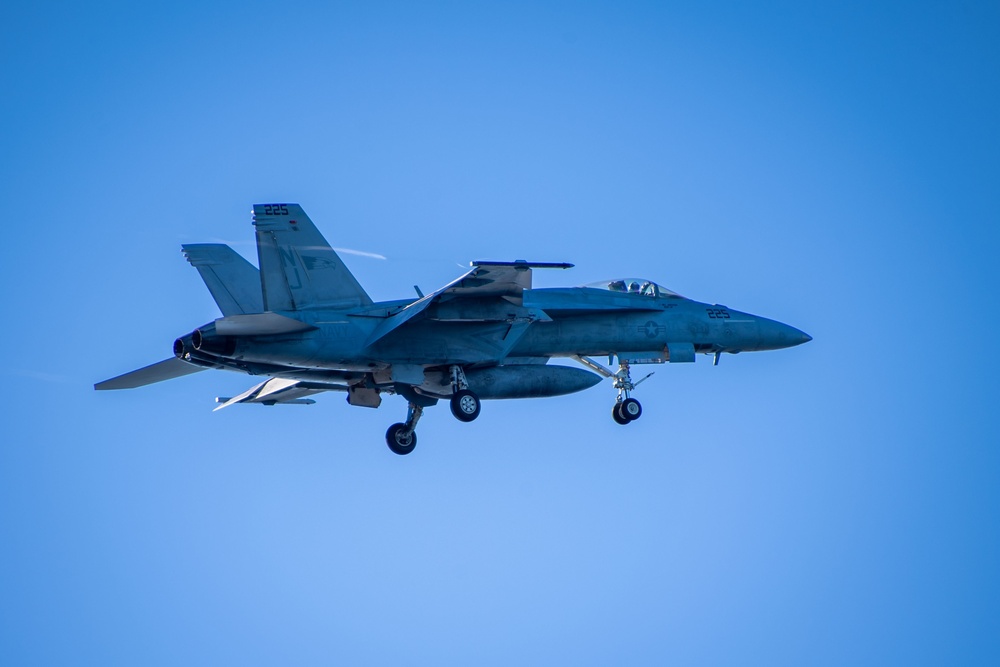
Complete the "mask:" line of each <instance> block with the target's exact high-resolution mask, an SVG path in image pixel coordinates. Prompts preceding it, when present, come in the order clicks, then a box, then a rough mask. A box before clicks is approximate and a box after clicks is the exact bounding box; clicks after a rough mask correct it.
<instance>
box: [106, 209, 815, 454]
mask: <svg viewBox="0 0 1000 667" xmlns="http://www.w3.org/2000/svg"><path fill="white" fill-rule="evenodd" d="M253 224H254V227H255V228H256V235H257V258H258V263H259V265H260V269H259V270H258V269H256V268H254V266H253V265H252V264H250V263H249V262H248V261H246V260H245V259H243V257H241V256H240V255H239V254H237V253H236V252H235V251H233V249H232V248H230V247H229V246H226V245H221V244H197V245H185V246H183V247H182V250H183V252H184V254H185V256H186V257H187V259H188V261H189V262H190V263H191V264H192V265H193V266H195V267H196V268H197V269H198V272H199V273H200V274H201V277H202V279H204V281H205V284H206V285H207V286H208V289H209V291H210V292H211V293H212V296H213V297H214V298H215V301H216V303H217V304H218V305H219V309H220V310H221V311H222V315H223V316H222V317H220V318H219V319H217V320H215V321H213V322H209V323H207V324H205V325H204V326H201V327H199V328H197V329H195V330H194V331H193V332H191V333H189V334H186V335H184V336H181V337H180V338H178V339H177V340H176V341H174V347H173V352H174V356H173V357H171V358H169V359H166V360H165V361H161V362H159V363H156V364H153V365H151V366H147V367H145V368H141V369H139V370H136V371H132V372H131V373H126V374H125V375H120V376H118V377H116V378H113V379H111V380H106V381H104V382H100V383H98V384H96V385H95V386H94V388H95V389H129V388H133V387H140V386H143V385H147V384H151V383H153V382H160V381H161V380H168V379H171V378H176V377H180V376H182V375H188V374H190V373H196V372H198V371H202V370H205V369H208V368H218V369H224V370H230V371H238V372H241V373H247V374H248V375H256V376H263V377H266V378H267V379H266V380H265V381H264V382H261V383H260V384H258V385H256V386H255V387H253V388H251V389H249V390H247V391H245V392H244V393H242V394H240V395H239V396H234V397H232V398H217V399H216V401H217V402H219V403H220V405H219V406H218V407H217V408H216V409H217V410H218V409H221V408H224V407H228V406H230V405H234V404H236V403H262V404H264V405H288V404H300V405H301V404H311V403H314V402H315V401H313V400H312V399H311V398H309V397H310V396H312V395H314V394H318V393H321V392H326V391H339V392H344V393H346V394H347V402H348V403H349V404H351V405H357V406H362V407H368V408H377V407H378V406H379V404H380V403H381V402H382V395H383V394H397V395H399V396H402V397H403V398H404V399H406V401H407V403H408V405H409V410H408V413H407V417H406V421H404V422H400V423H397V424H393V425H392V426H390V427H389V430H388V432H387V433H386V436H385V439H386V442H387V443H388V445H389V449H391V450H392V451H393V452H395V453H396V454H409V453H410V452H411V451H413V448H414V447H415V446H416V444H417V434H416V432H415V429H416V426H417V422H418V420H419V419H420V417H421V415H422V414H423V411H424V409H425V408H427V407H429V406H432V405H434V404H436V403H437V402H438V401H439V400H447V401H448V402H449V404H450V406H451V412H452V414H453V415H454V416H455V417H456V418H457V419H459V420H460V421H463V422H471V421H473V420H475V419H476V417H478V416H479V412H480V407H481V403H480V401H481V399H499V398H536V397H543V396H559V395H563V394H569V393H572V392H576V391H581V390H583V389H587V388H589V387H592V386H594V385H595V384H597V383H598V382H600V381H601V379H602V376H603V377H604V378H607V379H608V380H610V381H611V384H612V386H613V387H614V389H615V391H616V392H617V400H616V401H615V404H614V406H613V409H612V410H611V416H612V418H613V419H614V420H615V421H616V422H617V423H619V424H622V425H627V424H629V423H630V422H632V421H634V420H636V419H638V418H639V417H640V415H642V407H641V406H640V404H639V402H638V401H637V400H636V399H635V398H634V397H633V396H632V393H633V392H634V391H635V388H636V387H637V386H638V385H639V384H640V383H641V382H642V381H643V380H645V379H646V378H648V377H649V375H647V376H646V377H644V378H642V379H641V380H639V381H637V382H633V380H632V375H631V369H632V366H634V365H636V364H662V363H688V362H693V361H694V360H695V355H696V354H699V353H702V354H707V355H713V356H714V361H715V363H716V364H718V363H719V357H720V356H721V355H722V354H723V353H729V354H737V353H740V352H752V351H759V350H777V349H781V348H786V347H792V346H794V345H800V344H802V343H805V342H807V341H809V340H812V339H811V338H810V337H809V336H808V335H807V334H805V333H803V332H801V331H799V330H798V329H796V328H794V327H791V326H788V325H787V324H782V323H781V322H776V321H774V320H769V319H766V318H763V317H758V316H757V315H751V314H749V313H743V312H740V311H738V310H734V309H732V308H728V307H726V306H720V305H718V304H707V303H700V302H698V301H692V300H691V299H687V298H685V297H682V296H681V295H679V294H677V293H675V292H672V291H670V290H668V289H666V288H664V287H661V286H660V285H657V284H656V283H653V282H651V281H649V280H643V279H639V278H625V279H618V280H608V281H606V282H601V283H594V284H591V285H586V286H583V287H567V288H555V289H532V287H531V272H532V270H533V269H568V268H570V267H572V264H563V263H539V262H527V261H524V260H517V261H514V262H486V261H480V262H472V264H471V266H472V268H471V270H470V271H468V272H467V273H466V274H465V275H463V276H462V277H460V278H458V279H457V280H455V281H454V282H452V283H450V284H448V285H445V286H444V287H442V288H441V289H439V290H437V291H436V292H433V293H431V294H428V295H426V296H424V295H423V294H421V293H420V290H419V289H417V296H418V298H415V299H403V300H399V301H385V302H380V303H374V302H372V300H371V298H370V297H369V296H368V294H367V293H366V292H365V290H364V289H363V288H362V287H361V285H360V284H358V281H357V280H356V279H355V278H354V276H353V275H352V274H351V272H350V271H348V269H347V267H346V266H345V265H344V263H343V262H342V261H341V259H340V257H338V256H337V253H336V252H334V250H333V248H331V247H330V244H329V243H327V241H326V239H325V238H323V235H322V234H320V232H319V230H317V229H316V227H315V225H313V223H312V221H310V220H309V218H308V217H307V216H306V214H305V212H304V211H303V210H302V208H301V207H300V206H298V205H297V204H257V205H255V206H254V207H253ZM553 357H561V358H566V359H571V360H574V361H576V362H579V363H580V364H581V365H582V366H583V367H584V368H580V367H573V366H563V365H555V364H553V365H549V364H548V361H549V360H550V359H551V358H553ZM592 357H607V358H608V364H609V365H612V364H613V362H614V360H615V359H617V370H612V369H610V368H607V367H605V366H604V365H602V364H601V363H598V362H597V361H594V359H593V358H592ZM650 375H652V373H650Z"/></svg>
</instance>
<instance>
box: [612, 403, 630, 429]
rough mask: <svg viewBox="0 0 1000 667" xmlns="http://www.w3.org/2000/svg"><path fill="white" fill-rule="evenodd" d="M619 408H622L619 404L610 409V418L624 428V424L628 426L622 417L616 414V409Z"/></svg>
mask: <svg viewBox="0 0 1000 667" xmlns="http://www.w3.org/2000/svg"><path fill="white" fill-rule="evenodd" d="M621 406H622V404H621V403H615V405H614V407H613V408H611V418H612V419H614V420H615V422H617V423H619V424H621V425H622V426H625V424H628V420H627V419H625V418H624V417H622V416H621V415H620V414H618V408H620V407H621Z"/></svg>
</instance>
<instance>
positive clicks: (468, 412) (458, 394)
mask: <svg viewBox="0 0 1000 667" xmlns="http://www.w3.org/2000/svg"><path fill="white" fill-rule="evenodd" d="M451 391H452V394H451V401H450V404H451V414H453V415H455V419H457V420H458V421H460V422H471V421H473V420H475V418H476V417H478V416H479V410H480V409H481V408H482V402H481V401H480V400H479V397H478V396H476V395H475V394H474V393H472V392H471V391H469V383H468V382H466V381H465V371H463V370H462V367H461V366H452V367H451Z"/></svg>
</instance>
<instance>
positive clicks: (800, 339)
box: [788, 327, 813, 345]
mask: <svg viewBox="0 0 1000 667" xmlns="http://www.w3.org/2000/svg"><path fill="white" fill-rule="evenodd" d="M788 328H789V329H791V330H792V331H793V332H794V333H792V334H791V335H790V336H789V341H790V342H791V344H792V345H802V343H808V342H809V341H811V340H812V339H813V337H812V336H810V335H809V334H807V333H806V332H805V331H799V330H798V329H796V328H795V327H788Z"/></svg>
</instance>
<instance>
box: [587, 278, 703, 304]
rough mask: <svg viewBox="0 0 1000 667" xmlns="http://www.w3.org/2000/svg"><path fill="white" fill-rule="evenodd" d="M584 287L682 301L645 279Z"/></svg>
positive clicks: (617, 280) (602, 282)
mask: <svg viewBox="0 0 1000 667" xmlns="http://www.w3.org/2000/svg"><path fill="white" fill-rule="evenodd" d="M584 287H589V288H591V289H603V290H607V291H609V292H621V293H622V294H639V295H641V296H650V297H654V298H655V297H674V298H679V299H683V298H684V297H682V296H681V295H680V294H678V293H677V292H674V291H672V290H668V289H667V288H666V287H661V286H660V285H657V284H656V283H654V282H653V281H652V280H646V279H645V278H618V279H616V280H602V281H599V282H596V283H588V284H586V285H584Z"/></svg>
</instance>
